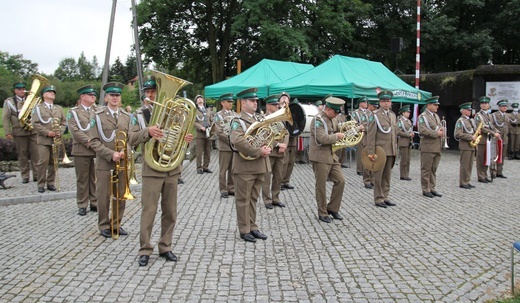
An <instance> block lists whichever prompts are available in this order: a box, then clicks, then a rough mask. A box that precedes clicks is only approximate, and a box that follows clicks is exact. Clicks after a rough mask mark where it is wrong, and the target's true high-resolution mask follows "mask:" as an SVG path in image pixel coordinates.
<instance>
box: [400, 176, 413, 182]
mask: <svg viewBox="0 0 520 303" xmlns="http://www.w3.org/2000/svg"><path fill="white" fill-rule="evenodd" d="M401 180H405V181H411V180H412V178H410V177H401Z"/></svg>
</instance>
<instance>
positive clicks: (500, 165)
mask: <svg viewBox="0 0 520 303" xmlns="http://www.w3.org/2000/svg"><path fill="white" fill-rule="evenodd" d="M506 148H507V144H502V163H497V175H504V160H505V158H504V154H505V152H506Z"/></svg>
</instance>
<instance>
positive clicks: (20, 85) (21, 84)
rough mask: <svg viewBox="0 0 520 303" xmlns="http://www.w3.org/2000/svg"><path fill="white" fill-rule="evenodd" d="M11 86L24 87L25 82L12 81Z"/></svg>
mask: <svg viewBox="0 0 520 303" xmlns="http://www.w3.org/2000/svg"><path fill="white" fill-rule="evenodd" d="M13 88H25V82H22V81H18V82H15V83H13Z"/></svg>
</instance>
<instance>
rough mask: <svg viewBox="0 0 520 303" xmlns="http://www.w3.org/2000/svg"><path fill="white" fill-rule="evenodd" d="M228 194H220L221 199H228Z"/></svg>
mask: <svg viewBox="0 0 520 303" xmlns="http://www.w3.org/2000/svg"><path fill="white" fill-rule="evenodd" d="M228 196H229V195H228V193H226V192H224V193H220V197H221V198H224V199H227V198H228Z"/></svg>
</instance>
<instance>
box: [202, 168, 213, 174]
mask: <svg viewBox="0 0 520 303" xmlns="http://www.w3.org/2000/svg"><path fill="white" fill-rule="evenodd" d="M202 171H203V172H205V173H208V174H212V173H213V172H212V171H211V170H209V169H207V168H205V169H203V170H202Z"/></svg>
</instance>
